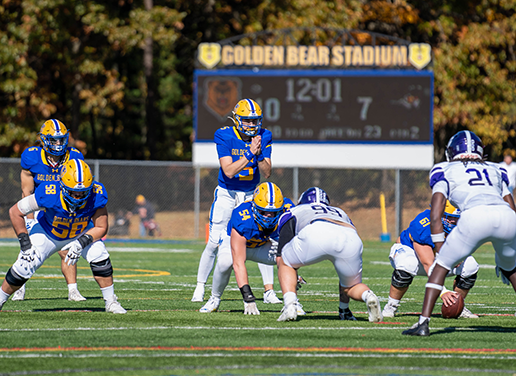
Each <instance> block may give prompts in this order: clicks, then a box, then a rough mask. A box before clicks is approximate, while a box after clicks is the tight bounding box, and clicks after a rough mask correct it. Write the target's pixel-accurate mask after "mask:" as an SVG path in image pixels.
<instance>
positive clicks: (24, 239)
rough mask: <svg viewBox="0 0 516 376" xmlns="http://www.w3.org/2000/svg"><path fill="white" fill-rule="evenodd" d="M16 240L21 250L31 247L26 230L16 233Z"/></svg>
mask: <svg viewBox="0 0 516 376" xmlns="http://www.w3.org/2000/svg"><path fill="white" fill-rule="evenodd" d="M18 241H19V242H20V249H21V250H22V251H26V250H28V249H31V247H32V243H31V242H30V238H29V234H27V233H26V232H22V233H21V234H20V235H18Z"/></svg>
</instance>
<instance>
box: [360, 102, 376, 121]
mask: <svg viewBox="0 0 516 376" xmlns="http://www.w3.org/2000/svg"><path fill="white" fill-rule="evenodd" d="M357 102H358V103H361V104H362V109H361V110H360V120H367V110H369V106H370V105H371V103H373V97H357Z"/></svg>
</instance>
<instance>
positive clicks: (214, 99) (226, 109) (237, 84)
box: [204, 77, 242, 121]
mask: <svg viewBox="0 0 516 376" xmlns="http://www.w3.org/2000/svg"><path fill="white" fill-rule="evenodd" d="M241 87H242V83H241V81H240V80H239V79H238V78H224V77H214V78H209V79H207V80H206V81H205V90H204V93H205V95H204V105H205V106H206V108H207V109H208V110H209V111H210V112H211V113H212V114H213V115H215V116H216V117H218V118H219V120H220V121H224V120H226V118H227V116H228V115H229V114H231V110H232V109H233V107H234V106H235V103H236V102H237V101H238V99H239V98H240V91H241Z"/></svg>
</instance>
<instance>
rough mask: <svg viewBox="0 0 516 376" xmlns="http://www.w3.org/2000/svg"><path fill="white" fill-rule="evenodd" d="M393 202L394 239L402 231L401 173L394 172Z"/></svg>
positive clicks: (398, 171)
mask: <svg viewBox="0 0 516 376" xmlns="http://www.w3.org/2000/svg"><path fill="white" fill-rule="evenodd" d="M395 196H396V197H395V201H396V209H395V210H396V234H394V238H398V235H399V234H400V232H401V230H402V226H403V224H402V222H401V220H402V218H401V216H402V205H401V171H400V170H396V190H395Z"/></svg>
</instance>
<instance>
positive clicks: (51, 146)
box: [11, 119, 86, 302]
mask: <svg viewBox="0 0 516 376" xmlns="http://www.w3.org/2000/svg"><path fill="white" fill-rule="evenodd" d="M69 135H70V134H69V132H68V129H66V126H65V125H64V124H63V123H62V122H61V121H59V120H57V119H50V120H47V121H46V122H45V123H43V125H42V126H41V130H40V132H39V137H40V140H41V144H42V147H38V146H33V147H30V148H27V149H25V151H24V152H23V153H22V157H21V167H22V171H21V177H20V180H21V188H22V198H23V197H27V196H30V195H31V194H33V193H34V191H35V189H36V188H37V187H38V186H39V185H40V184H43V183H50V182H54V183H57V182H59V170H60V168H61V166H62V165H63V164H65V163H66V162H68V161H69V160H71V159H81V160H84V157H83V155H82V153H81V152H80V151H79V150H77V149H75V148H72V147H68V138H69ZM25 221H26V225H27V229H29V230H30V228H31V227H32V226H33V225H34V224H35V223H36V220H35V219H34V214H33V213H30V214H29V215H27V217H26V219H25ZM59 255H60V256H61V271H62V272H63V276H64V277H65V280H66V283H67V284H68V300H71V301H75V302H79V301H83V300H86V298H85V297H84V296H82V295H81V293H80V292H79V290H78V289H77V267H76V266H69V265H67V264H66V263H65V262H64V258H65V256H66V253H65V252H59ZM11 299H12V300H23V299H25V285H23V286H22V287H21V288H20V289H19V290H17V291H16V293H15V294H13V296H12V298H11Z"/></svg>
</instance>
